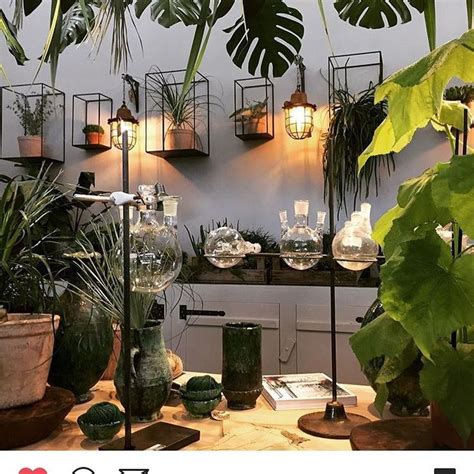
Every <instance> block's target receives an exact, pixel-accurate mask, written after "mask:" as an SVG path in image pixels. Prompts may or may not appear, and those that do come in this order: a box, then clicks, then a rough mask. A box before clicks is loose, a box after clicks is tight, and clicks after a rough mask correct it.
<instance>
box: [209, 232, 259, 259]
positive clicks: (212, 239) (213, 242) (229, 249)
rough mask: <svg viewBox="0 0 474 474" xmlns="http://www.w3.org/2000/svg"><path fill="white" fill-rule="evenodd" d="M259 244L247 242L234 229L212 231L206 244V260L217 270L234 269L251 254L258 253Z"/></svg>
mask: <svg viewBox="0 0 474 474" xmlns="http://www.w3.org/2000/svg"><path fill="white" fill-rule="evenodd" d="M260 250H261V248H260V245H259V244H252V243H251V242H246V241H245V240H244V239H243V238H242V236H241V235H240V232H239V231H238V230H236V229H233V228H232V227H219V228H218V229H215V230H212V231H211V232H209V234H208V235H207V237H206V241H205V243H204V254H205V256H206V258H207V259H208V260H209V262H211V263H212V264H213V265H214V266H215V267H217V268H232V267H234V266H235V265H238V264H239V263H241V261H242V259H243V258H244V257H245V256H246V255H247V254H249V253H258V252H260Z"/></svg>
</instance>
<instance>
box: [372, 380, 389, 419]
mask: <svg viewBox="0 0 474 474" xmlns="http://www.w3.org/2000/svg"><path fill="white" fill-rule="evenodd" d="M388 395H389V392H388V387H387V384H385V383H383V384H379V385H377V396H376V397H375V400H374V406H375V408H376V409H377V411H378V412H379V413H380V416H382V415H383V409H384V408H385V404H386V403H387V401H388Z"/></svg>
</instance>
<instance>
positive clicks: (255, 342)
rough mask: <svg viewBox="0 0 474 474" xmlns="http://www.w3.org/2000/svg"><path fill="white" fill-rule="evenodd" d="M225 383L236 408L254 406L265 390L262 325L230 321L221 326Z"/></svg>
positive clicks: (232, 405) (229, 400)
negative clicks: (263, 387)
mask: <svg viewBox="0 0 474 474" xmlns="http://www.w3.org/2000/svg"><path fill="white" fill-rule="evenodd" d="M222 385H223V386H224V396H225V398H226V399H227V406H228V407H229V408H230V409H233V410H248V409H250V408H254V407H255V403H256V401H257V398H258V397H259V396H260V394H261V393H262V326H260V324H255V323H245V322H238V323H227V324H225V325H224V326H223V327H222Z"/></svg>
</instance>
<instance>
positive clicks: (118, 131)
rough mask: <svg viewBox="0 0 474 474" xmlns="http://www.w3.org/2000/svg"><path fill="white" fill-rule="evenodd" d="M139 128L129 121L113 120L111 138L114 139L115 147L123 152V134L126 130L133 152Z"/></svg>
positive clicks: (136, 124)
mask: <svg viewBox="0 0 474 474" xmlns="http://www.w3.org/2000/svg"><path fill="white" fill-rule="evenodd" d="M137 128H138V123H136V122H129V121H127V120H111V121H110V136H111V138H112V143H113V145H114V146H115V147H116V148H118V149H119V150H121V149H122V148H123V144H122V133H123V132H124V131H125V130H126V131H127V132H128V140H127V141H128V146H127V148H128V149H129V150H131V149H132V148H133V147H134V146H135V144H136V143H137Z"/></svg>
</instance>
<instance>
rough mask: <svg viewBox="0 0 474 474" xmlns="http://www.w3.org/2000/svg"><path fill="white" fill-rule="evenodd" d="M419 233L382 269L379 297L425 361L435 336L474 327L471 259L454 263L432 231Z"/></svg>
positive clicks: (469, 256)
mask: <svg viewBox="0 0 474 474" xmlns="http://www.w3.org/2000/svg"><path fill="white" fill-rule="evenodd" d="M418 233H419V234H421V235H423V234H424V236H423V238H419V239H418V240H412V241H408V242H402V243H401V244H400V246H399V248H398V249H397V251H396V252H395V253H394V254H393V255H392V256H391V257H390V258H389V259H388V261H387V262H386V263H385V265H383V266H382V268H381V278H382V282H383V284H382V286H381V294H380V299H381V301H382V303H383V305H384V308H385V310H386V311H387V312H388V313H389V314H390V316H391V317H392V318H393V319H395V320H397V321H399V322H400V323H401V324H402V326H403V327H404V329H405V330H406V331H407V332H408V333H409V334H410V335H411V337H413V339H414V341H415V343H416V345H417V346H418V348H419V349H420V351H421V352H422V353H423V355H424V356H425V357H427V358H430V357H431V354H432V351H433V349H434V347H435V346H436V344H437V342H438V340H439V339H440V338H446V337H449V336H450V335H451V333H452V332H453V331H456V330H457V329H459V328H461V327H463V326H469V325H473V324H474V285H472V275H474V255H463V256H461V257H459V258H456V259H455V260H454V261H453V259H452V256H451V252H450V248H449V246H448V245H447V244H446V243H445V242H444V241H443V240H442V239H441V238H440V237H438V236H437V234H436V233H435V232H434V231H433V230H431V231H429V230H424V229H421V230H420V231H419V232H418ZM384 340H386V339H384Z"/></svg>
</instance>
